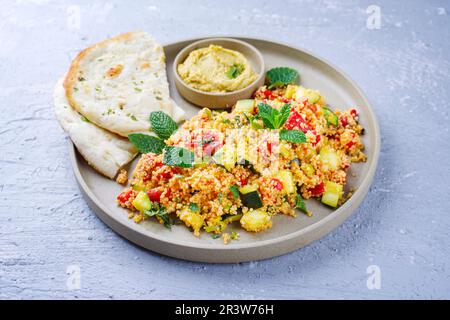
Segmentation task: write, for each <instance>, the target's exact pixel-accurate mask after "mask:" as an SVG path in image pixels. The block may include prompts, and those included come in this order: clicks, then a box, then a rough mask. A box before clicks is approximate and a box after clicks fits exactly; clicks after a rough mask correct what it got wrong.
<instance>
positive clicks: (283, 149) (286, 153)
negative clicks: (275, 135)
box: [280, 141, 291, 158]
mask: <svg viewBox="0 0 450 320" xmlns="http://www.w3.org/2000/svg"><path fill="white" fill-rule="evenodd" d="M280 154H281V155H282V156H283V157H285V158H289V157H290V156H291V149H290V148H289V145H288V144H287V143H286V142H283V141H282V142H280Z"/></svg>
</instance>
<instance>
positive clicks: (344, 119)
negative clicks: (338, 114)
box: [339, 117, 348, 127]
mask: <svg viewBox="0 0 450 320" xmlns="http://www.w3.org/2000/svg"><path fill="white" fill-rule="evenodd" d="M339 120H340V121H341V125H342V126H343V127H345V126H347V124H348V119H347V117H342V118H340V119H339Z"/></svg>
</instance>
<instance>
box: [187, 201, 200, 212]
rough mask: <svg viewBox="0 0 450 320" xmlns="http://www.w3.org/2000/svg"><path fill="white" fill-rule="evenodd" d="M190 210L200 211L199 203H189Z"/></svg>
mask: <svg viewBox="0 0 450 320" xmlns="http://www.w3.org/2000/svg"><path fill="white" fill-rule="evenodd" d="M189 210H190V211H191V212H199V211H200V207H199V206H198V204H196V203H193V202H191V203H189Z"/></svg>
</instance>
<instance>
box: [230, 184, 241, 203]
mask: <svg viewBox="0 0 450 320" xmlns="http://www.w3.org/2000/svg"><path fill="white" fill-rule="evenodd" d="M230 191H231V193H232V194H233V198H234V199H235V200H237V199H238V198H239V189H238V187H237V185H232V186H231V187H230Z"/></svg>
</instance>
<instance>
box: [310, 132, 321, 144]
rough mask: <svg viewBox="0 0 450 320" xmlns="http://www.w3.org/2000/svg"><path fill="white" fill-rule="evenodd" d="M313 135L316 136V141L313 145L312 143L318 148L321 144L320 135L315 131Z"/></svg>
mask: <svg viewBox="0 0 450 320" xmlns="http://www.w3.org/2000/svg"><path fill="white" fill-rule="evenodd" d="M312 133H313V134H314V135H315V136H316V141H314V142H313V143H311V144H312V145H313V146H316V145H317V144H318V143H319V142H320V139H321V137H320V134H317V133H316V131H315V130H313V131H312Z"/></svg>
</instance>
